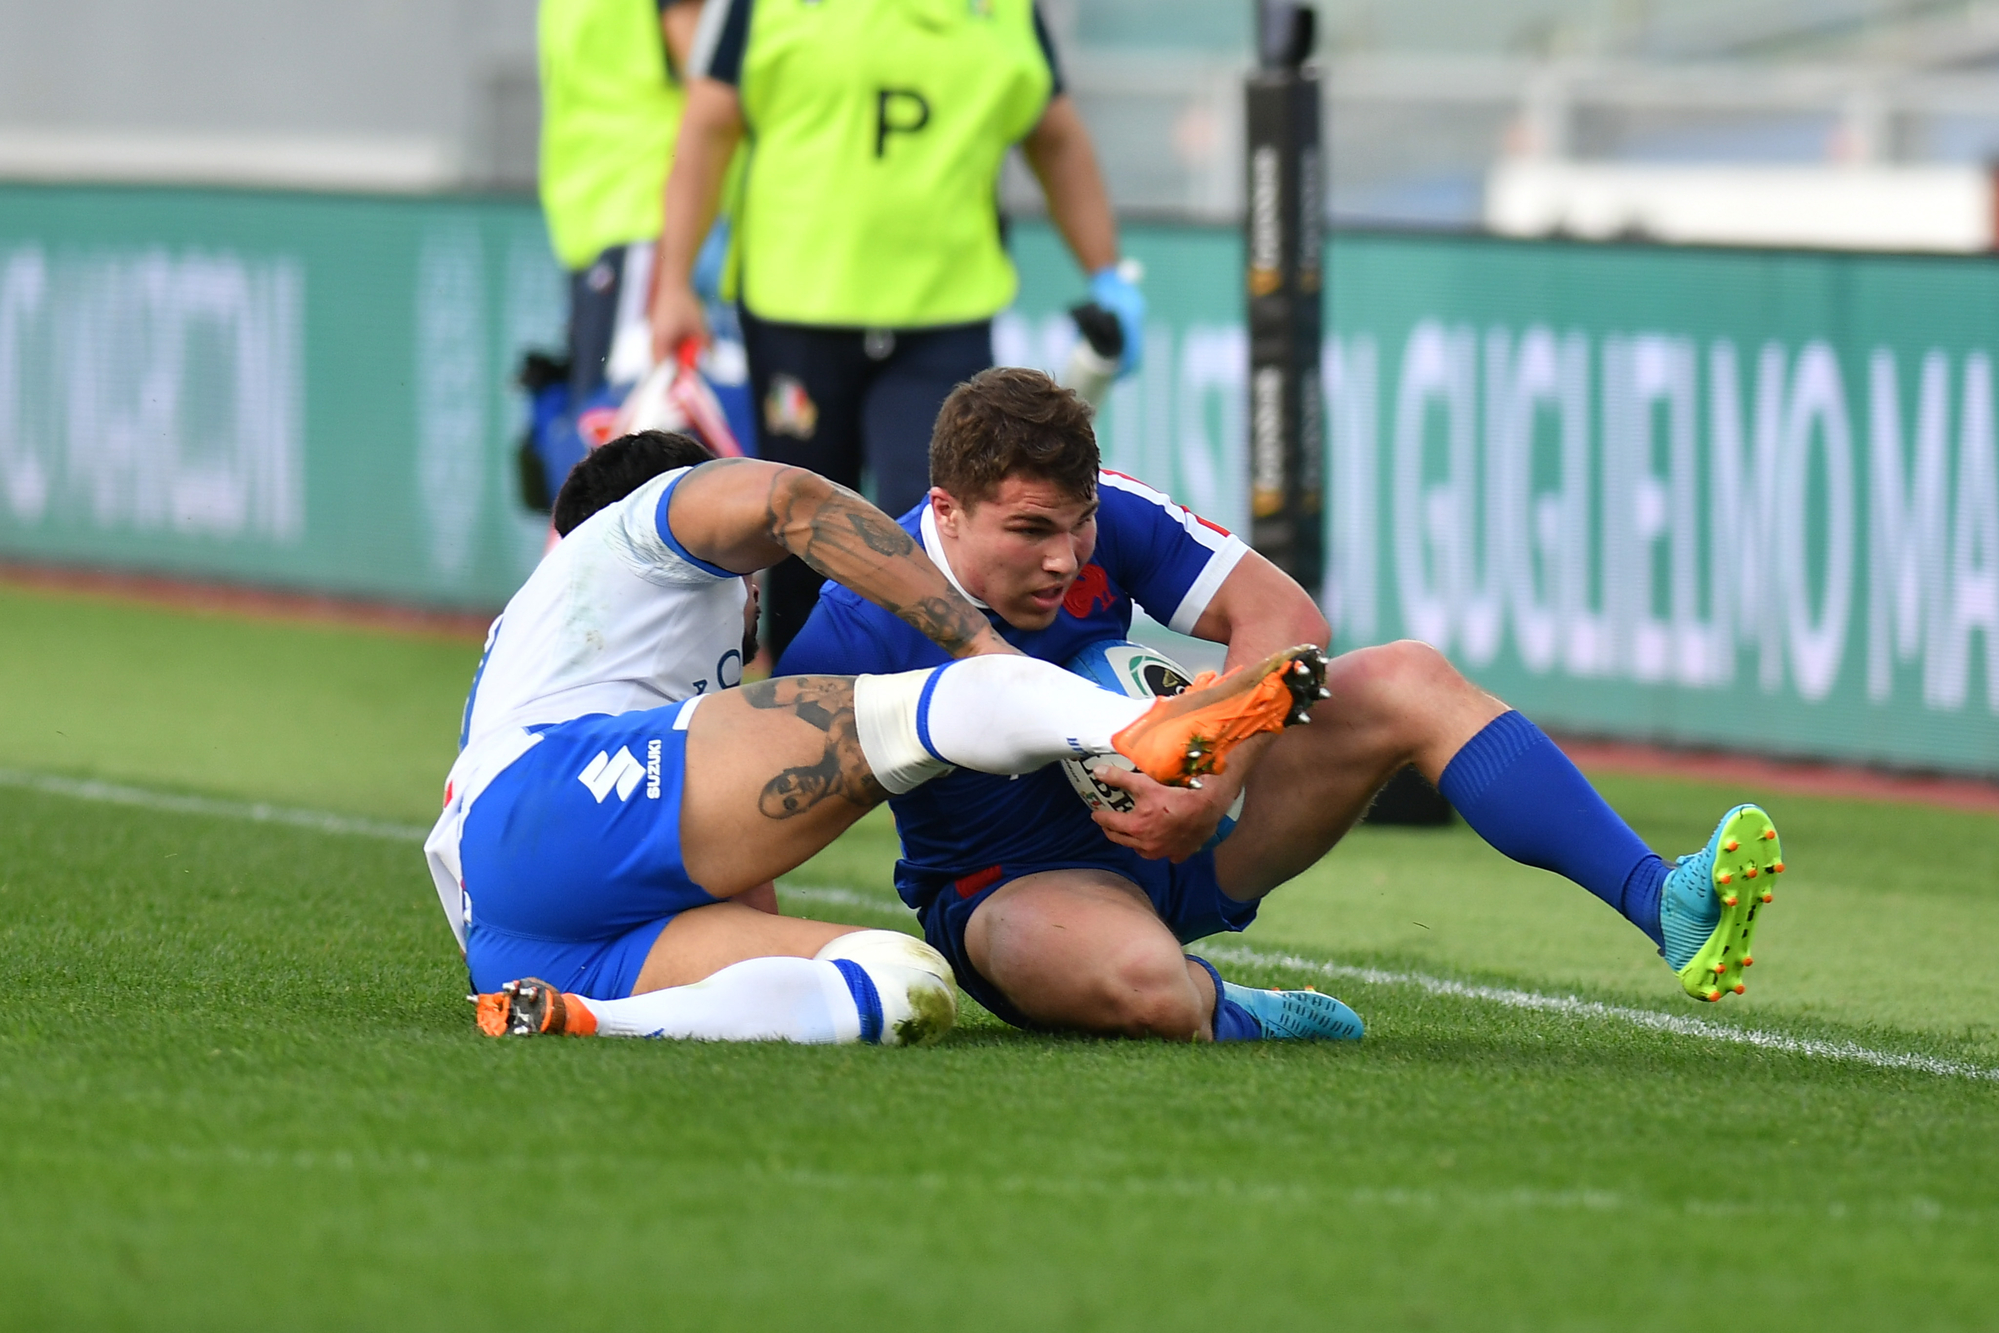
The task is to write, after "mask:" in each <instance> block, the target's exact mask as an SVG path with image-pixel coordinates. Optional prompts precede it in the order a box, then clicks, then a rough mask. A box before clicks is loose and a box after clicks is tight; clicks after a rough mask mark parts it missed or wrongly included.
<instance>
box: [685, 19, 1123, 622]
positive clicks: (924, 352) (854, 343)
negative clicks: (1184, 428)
mask: <svg viewBox="0 0 1999 1333" xmlns="http://www.w3.org/2000/svg"><path fill="white" fill-rule="evenodd" d="M688 70H689V81H688V94H687V109H686V113H685V118H684V121H683V124H682V128H681V134H680V141H679V144H678V146H677V148H676V150H675V154H676V155H675V160H674V166H673V170H672V173H671V175H670V177H669V179H668V182H667V187H666V201H665V209H664V213H665V225H664V228H663V230H662V232H661V235H660V246H659V276H658V283H657V286H656V290H655V295H654V300H653V306H652V334H653V348H654V353H655V355H658V356H662V357H663V356H665V355H668V354H669V353H670V352H671V351H672V350H673V349H674V348H675V347H677V346H678V345H679V344H680V343H681V342H682V341H683V340H684V339H686V338H689V337H704V336H705V335H706V332H707V330H706V327H705V325H704V323H703V319H702V313H701V303H700V301H699V300H698V299H697V297H696V296H695V294H694V292H693V290H692V286H691V284H690V281H689V273H690V270H691V268H692V265H693V262H694V259H695V254H696V251H697V249H698V248H699V246H700V243H701V238H702V237H703V236H704V235H705V234H706V233H707V230H708V226H709V223H710V221H711V219H712V218H713V217H714V215H715V211H716V207H717V203H718V197H719V195H720V192H721V187H722V181H723V175H724V172H725V170H726V169H727V166H728V163H729V160H730V156H731V155H732V154H733V153H734V152H735V150H736V146H737V144H738V143H739V142H742V141H746V142H747V146H748V157H747V164H746V168H745V170H744V172H743V175H742V178H741V182H740V185H739V186H738V187H737V189H736V190H735V192H734V197H733V199H732V202H731V208H730V212H731V215H732V217H733V219H734V225H735V241H734V245H735V249H734V254H733V260H734V264H733V274H734V278H735V281H736V287H735V294H736V297H737V299H738V300H739V302H740V304H741V309H742V323H743V342H744V347H745V350H746V351H747V352H748V356H749V370H750V385H751V390H752V392H753V394H754V395H755V399H756V403H757V409H758V410H757V428H758V433H757V444H758V452H759V453H760V454H761V455H762V456H763V457H765V458H770V459H775V460H778V461H780V462H787V463H795V464H798V465H800V466H803V467H808V468H811V469H812V470H813V471H815V472H818V473H821V474H823V475H825V476H827V477H830V478H832V479H833V480H835V481H839V482H842V483H844V484H846V485H849V486H857V485H859V482H860V472H861V466H862V463H863V461H864V460H865V462H866V464H867V466H868V469H869V471H870V473H871V474H872V476H873V481H874V492H875V497H876V499H877V500H878V501H879V502H880V504H881V507H882V508H883V509H885V510H887V511H888V512H889V513H891V514H900V513H902V512H903V511H905V510H907V509H909V508H910V507H912V506H913V505H915V504H916V503H917V502H918V501H919V500H921V499H922V498H923V497H924V495H925V494H926V493H927V492H928V489H929V485H930V481H929V466H928V449H929V442H930V430H931V426H932V424H933V423H934V422H935V420H936V416H937V409H938V408H939V407H940V406H941V405H942V403H943V401H944V398H945V397H946V395H948V394H949V393H950V391H951V389H952V387H953V386H955V385H956V384H958V383H959V382H961V381H963V380H965V379H968V378H970V377H971V376H972V375H973V374H975V373H976V372H978V371H980V370H983V369H985V368H986V367H987V366H990V365H991V364H992V318H993V316H994V315H996V314H998V313H999V312H1000V311H1001V310H1002V309H1004V308H1005V307H1006V306H1007V305H1008V303H1009V302H1011V301H1012V300H1013V297H1014V292H1015V289H1016V287H1017V286H1018V279H1017V278H1016V276H1015V273H1014V268H1013V264H1012V262H1011V261H1010V260H1009V259H1008V257H1007V254H1006V250H1005V248H1004V244H1003V238H1002V236H1001V224H1000V218H999V204H998V196H997V187H998V178H999V170H1000V165H1001V163H1002V162H1003V160H1004V159H1005V156H1006V153H1007V150H1008V149H1009V148H1011V147H1012V146H1013V145H1015V144H1019V145H1020V146H1021V148H1022V150H1023V151H1024V153H1025V154H1026V157H1027V161H1028V163H1029V165H1030V166H1031V167H1032V168H1033V169H1034V172H1035V174H1036V175H1037V176H1038V177H1039V178H1040V181H1041V185H1042V188H1043V190H1044V191H1045V192H1046V194H1047V197H1048V205H1049V213H1050V214H1051V216H1052V217H1053V219H1054V221H1055V224H1056V226H1057V227H1058V228H1059V229H1060V231H1061V233H1062V235H1063V238H1064V239H1065V240H1066V241H1067V242H1068V244H1069V248H1070V250H1071V251H1072V252H1073V253H1074V254H1075V256H1076V260H1077V262H1078V263H1079V264H1081V266H1082V268H1083V271H1084V272H1085V273H1087V274H1089V275H1090V293H1091V296H1092V298H1093V299H1094V300H1095V301H1096V303H1097V304H1098V305H1101V306H1103V307H1104V308H1106V309H1107V310H1109V311H1111V312H1112V313H1113V314H1115V315H1116V316H1117V317H1118V321H1119V324H1120V326H1121V332H1122V334H1123V337H1124V355H1123V368H1124V369H1125V370H1129V369H1131V368H1132V367H1134V366H1136V364H1137V362H1138V357H1139V351H1140V345H1139V339H1140V337H1141V335H1142V325H1143V323H1144V308H1145V303H1144V298H1143V297H1142V296H1141V295H1140V294H1139V291H1138V289H1137V287H1136V286H1135V285H1134V284H1133V283H1132V282H1131V281H1129V280H1128V279H1127V278H1126V277H1125V276H1124V275H1122V274H1121V273H1120V272H1119V265H1118V237H1117V224H1116V221H1115V219H1114V218H1113V216H1112V214H1111V207H1110V200H1109V197H1108V196H1107V194H1106V193H1105V191H1104V184H1103V178H1102V176H1101V174H1100V173H1099V171H1098V169H1097V160H1096V153H1095V150H1094V149H1093V148H1092V147H1091V145H1090V139H1089V135H1088V133H1087V132H1086V131H1085V130H1084V128H1083V122H1082V118H1081V117H1080V116H1079V115H1078V114H1077V111H1076V107H1075V104H1074V102H1073V101H1072V100H1071V99H1070V98H1069V97H1068V96H1066V95H1065V94H1064V92H1063V89H1062V76H1061V70H1060V66H1059V65H1058V64H1057V62H1056V59H1055V52H1054V49H1053V47H1052V45H1051V44H1050V42H1049V40H1048V33H1047V28H1046V26H1045V25H1044V24H1043V23H1042V20H1041V15H1040V13H1039V12H1038V11H1037V9H1036V8H1035V5H1034V3H1033V0H707V8H706V10H705V11H704V12H703V14H702V19H701V24H700V26H699V28H698V30H697V32H696V34H695V39H694V49H693V52H692V54H691V55H690V57H689V60H688ZM818 588H819V575H817V574H815V573H813V572H812V571H811V570H810V569H808V568H807V567H806V566H805V564H804V563H803V562H802V561H798V560H795V559H794V560H789V561H787V562H785V563H784V564H783V565H780V566H778V567H777V568H776V569H774V570H772V571H771V574H770V584H769V587H768V590H767V602H768V605H769V608H770V616H771V626H770V628H771V635H770V638H771V643H770V645H769V646H770V650H771V652H772V654H773V656H775V655H776V654H779V653H782V652H783V651H784V648H785V645H786V644H788V643H789V642H790V641H791V637H792V635H793V634H795V633H796V632H797V631H798V629H799V627H800V626H802V625H803V624H804V623H805V618H806V617H807V616H808V615H809V614H811V611H812V606H813V603H814V601H815V600H816V598H817V596H818Z"/></svg>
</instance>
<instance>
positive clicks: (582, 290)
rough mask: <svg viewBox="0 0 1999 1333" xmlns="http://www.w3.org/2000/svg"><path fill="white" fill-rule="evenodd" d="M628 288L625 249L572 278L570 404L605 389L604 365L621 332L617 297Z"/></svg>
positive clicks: (607, 253) (617, 249) (616, 250)
mask: <svg viewBox="0 0 1999 1333" xmlns="http://www.w3.org/2000/svg"><path fill="white" fill-rule="evenodd" d="M624 285H625V247H624V246H622V245H614V246H612V247H611V248H610V249H608V250H606V251H604V252H603V253H602V254H600V255H598V256H597V257H596V259H594V260H592V261H591V262H590V263H589V264H588V265H586V266H585V267H583V268H581V269H578V270H577V271H576V272H574V273H571V274H570V275H569V401H570V402H571V403H572V404H581V403H582V402H583V400H584V399H586V398H588V397H589V396H590V395H591V394H593V393H595V392H597V390H599V389H601V388H603V387H604V364H605V362H607V361H608V360H609V359H610V356H611V339H612V338H613V337H614V336H615V335H616V334H617V332H618V297H619V295H620V293H621V292H622V291H623V290H624Z"/></svg>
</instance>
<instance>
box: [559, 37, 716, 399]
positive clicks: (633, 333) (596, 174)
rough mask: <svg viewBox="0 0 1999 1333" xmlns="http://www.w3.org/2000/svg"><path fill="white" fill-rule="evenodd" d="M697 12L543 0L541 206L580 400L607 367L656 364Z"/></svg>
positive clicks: (639, 368)
mask: <svg viewBox="0 0 1999 1333" xmlns="http://www.w3.org/2000/svg"><path fill="white" fill-rule="evenodd" d="M700 18H701V0H541V8H540V12H539V14H538V16H537V20H536V26H537V34H536V37H537V45H538V47H539V58H540V65H541V101H542V121H541V206H542V213H543V216H544V217H545V218H546V220H547V223H548V235H549V240H550V241H551V242H552V243H553V245H554V247H555V255H556V258H557V259H558V260H560V261H561V263H562V267H563V268H564V269H565V270H566V271H567V272H568V274H569V365H570V379H569V385H570V395H571V401H572V402H574V403H581V402H583V401H584V400H585V399H586V398H587V397H588V396H589V395H590V394H591V393H593V392H595V391H596V390H597V389H598V388H599V387H600V386H602V385H603V384H604V383H605V371H606V367H607V364H608V363H612V362H615V361H617V360H619V359H623V360H625V361H627V362H630V363H633V365H632V366H628V367H626V370H627V373H625V374H623V375H621V376H613V377H612V378H613V379H617V380H621V381H624V380H633V379H637V378H638V377H639V375H641V374H643V373H644V371H645V370H646V368H647V364H648V356H649V351H650V348H649V343H648V340H647V338H646V323H645V312H646V297H647V294H648V292H649V291H650V288H651V282H652V263H653V245H654V242H655V241H656V240H657V238H658V236H659V229H660V200H661V197H662V191H663V189H664V187H665V184H666V173H667V168H668V166H669V165H670V164H671V163H672V161H673V144H674V139H675V137H676V136H677V135H678V134H679V132H680V115H681V107H682V106H683V104H684V103H685V101H686V86H685V80H684V78H683V73H684V71H685V69H686V67H687V57H688V53H689V51H690V49H691V47H692V45H693V41H694V32H695V28H696V26H697V24H698V23H699V22H700ZM621 316H622V318H621ZM621 325H622V326H623V328H624V330H625V336H624V338H623V340H622V343H623V345H622V346H620V345H619V343H620V339H619V336H618V335H619V330H620V326H621ZM634 367H635V368H634Z"/></svg>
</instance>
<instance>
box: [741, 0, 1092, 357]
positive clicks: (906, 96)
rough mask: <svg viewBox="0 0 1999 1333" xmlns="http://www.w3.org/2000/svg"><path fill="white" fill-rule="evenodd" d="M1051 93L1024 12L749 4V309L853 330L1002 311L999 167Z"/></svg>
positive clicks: (879, 4) (745, 288) (807, 1)
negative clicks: (750, 7) (752, 5)
mask: <svg viewBox="0 0 1999 1333" xmlns="http://www.w3.org/2000/svg"><path fill="white" fill-rule="evenodd" d="M738 2H739V3H745V2H747V0H738ZM709 3H711V4H718V3H722V0H709ZM1053 77H1054V76H1053V71H1051V70H1050V69H1049V66H1048V61H1047V58H1046V57H1045V56H1044V55H1043V53H1042V49H1041V45H1040V43H1039V41H1038V40H1037V38H1036V36H1035V31H1034V10H1033V4H1032V2H1031V0H757V3H755V5H754V7H753V8H752V9H751V11H750V19H749V28H748V32H747V35H746V40H745V43H744V49H743V57H742V70H741V78H740V82H739V83H738V85H737V87H738V91H739V92H740V93H741V96H742V105H743V117H744V120H745V122H746V124H747V127H748V136H749V137H748V142H749V145H750V155H749V162H748V169H747V173H746V176H745V178H744V180H743V182H742V185H741V190H740V193H739V195H738V198H737V202H736V206H735V208H734V210H733V211H734V213H735V220H736V222H735V225H736V228H737V231H736V246H737V249H736V255H737V261H738V263H739V264H740V266H741V269H740V286H739V288H738V290H739V291H740V293H741V295H742V299H743V303H744V305H745V306H747V307H748V308H749V310H750V312H751V313H753V314H755V315H757V316H759V317H760V318H763V319H767V320H776V321H781V322H785V323H794V324H818V325H831V326H842V327H849V328H920V327H924V326H930V325H939V324H960V323H969V322H971V321H974V320H980V319H986V318H989V317H991V316H992V315H994V314H997V313H998V312H999V311H1001V310H1003V309H1005V308H1006V306H1007V304H1008V303H1009V302H1011V301H1012V300H1013V295H1014V291H1015V289H1016V287H1017V286H1018V285H1019V282H1018V279H1017V277H1016V276H1015V274H1014V270H1013V263H1012V261H1011V260H1009V259H1008V258H1007V255H1006V251H1005V249H1004V248H1003V247H1002V246H1001V244H1000V231H999V201H998V193H997V192H998V184H999V170H1000V164H1001V162H1002V161H1003V160H1004V158H1005V155H1006V151H1007V149H1008V148H1010V147H1011V146H1012V145H1013V144H1015V143H1017V142H1018V141H1019V140H1020V139H1021V138H1022V137H1024V136H1025V135H1026V134H1027V132H1028V131H1029V130H1031V129H1033V128H1034V126H1035V124H1036V122H1038V121H1039V120H1040V118H1041V113H1042V112H1043V110H1044V109H1046V107H1047V104H1048V98H1049V93H1050V88H1051V87H1052V84H1053Z"/></svg>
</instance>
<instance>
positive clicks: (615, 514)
mask: <svg viewBox="0 0 1999 1333" xmlns="http://www.w3.org/2000/svg"><path fill="white" fill-rule="evenodd" d="M687 471H688V470H687V469H686V468H676V469H675V470H674V471H672V472H667V473H664V474H662V475H660V476H658V477H654V478H653V479H652V480H651V481H648V482H647V483H646V484H645V485H643V486H641V487H639V488H638V489H637V490H635V491H633V492H632V493H631V494H630V495H628V496H626V497H625V498H624V499H622V500H619V501H617V502H616V503H615V504H610V505H606V506H605V507H604V508H603V509H601V510H599V511H598V512H597V513H595V514H592V515H591V516H590V517H589V518H588V519H586V520H584V521H583V522H582V523H580V524H578V525H577V527H576V528H575V530H574V531H572V532H571V533H570V534H569V535H568V536H567V537H565V538H563V539H562V540H561V541H559V542H557V543H556V544H555V549H553V550H551V551H550V552H549V553H548V554H547V555H546V556H544V557H542V561H541V563H540V564H539V565H537V566H536V567H535V571H534V573H532V574H530V575H529V576H528V580H527V582H526V583H525V584H523V585H521V589H520V591H519V592H517V593H515V594H514V595H513V598H512V600H510V601H509V602H508V603H507V608H506V610H505V611H503V612H501V613H500V618H499V619H498V620H495V621H494V622H493V628H492V629H491V630H490V631H489V632H488V633H487V635H486V651H485V655H484V656H483V657H481V658H480V660H479V669H478V672H477V674H475V675H474V676H473V678H472V691H471V694H470V695H469V696H468V697H467V699H466V701H465V718H464V723H463V725H462V727H461V728H460V732H459V738H458V742H459V754H458V761H457V762H456V763H455V764H453V765H452V767H451V775H450V777H449V779H448V780H447V781H446V784H445V789H444V812H443V813H442V814H441V815H439V816H438V820H437V824H436V825H435V827H433V828H432V829H431V833H430V837H429V838H428V839H426V840H425V842H424V851H425V853H426V855H427V857H428V859H429V861H430V870H431V877H432V878H433V879H434V880H435V881H436V883H437V894H438V899H439V901H440V902H441V903H442V904H443V906H444V914H445V916H446V917H447V918H449V919H450V921H451V928H452V932H453V934H455V935H457V937H458V946H459V948H461V949H462V948H464V947H465V908H464V891H463V887H462V873H461V870H460V866H459V859H458V837H459V832H460V830H461V829H462V828H463V827H464V824H465V814H466V811H467V810H469V809H470V808H471V805H472V802H473V801H474V800H475V799H477V797H478V795H479V793H480V792H481V791H483V790H485V788H486V786H487V784H489V783H490V782H491V781H492V780H493V779H494V778H495V777H496V776H498V775H499V773H500V772H501V771H502V770H504V769H505V768H506V767H507V766H508V765H509V764H511V763H513V762H514V760H516V759H518V758H520V757H521V756H522V755H523V754H526V753H527V752H528V750H529V749H531V748H532V747H533V746H534V744H535V742H536V741H537V740H539V739H540V738H539V736H538V735H536V734H535V733H534V732H530V731H529V730H527V728H529V727H541V726H546V725H549V724H552V723H556V722H567V721H570V720H571V719H573V718H579V717H585V716H588V715H590V714H593V713H613V714H616V713H630V712H636V711H637V710H639V709H643V708H658V707H661V706H662V705H665V704H670V703H677V702H679V701H681V700H683V699H690V698H693V697H695V696H697V695H702V694H711V693H713V692H715V691H717V690H722V689H727V688H729V687H730V686H732V685H738V684H741V683H742V679H743V609H744V606H745V604H746V603H747V602H748V600H749V587H748V585H747V584H746V583H745V581H744V579H743V576H742V575H740V574H734V573H731V572H730V571H728V570H726V569H722V568H719V567H717V566H715V565H711V564H709V563H708V562H707V561H705V560H702V559H701V558H700V557H698V556H696V555H694V554H692V553H690V552H689V551H688V550H687V549H686V548H685V547H683V546H682V545H681V544H680V542H679V540H678V539H677V538H676V537H675V536H674V535H673V532H672V529H671V528H669V527H668V526H667V521H666V513H667V504H668V502H669V500H670V499H671V498H672V495H673V488H674V487H675V486H677V485H679V483H680V479H681V478H682V477H684V476H685V475H686V474H687Z"/></svg>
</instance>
